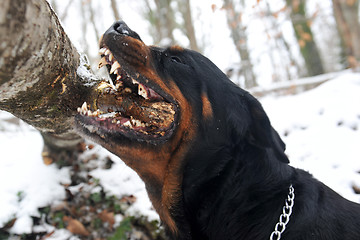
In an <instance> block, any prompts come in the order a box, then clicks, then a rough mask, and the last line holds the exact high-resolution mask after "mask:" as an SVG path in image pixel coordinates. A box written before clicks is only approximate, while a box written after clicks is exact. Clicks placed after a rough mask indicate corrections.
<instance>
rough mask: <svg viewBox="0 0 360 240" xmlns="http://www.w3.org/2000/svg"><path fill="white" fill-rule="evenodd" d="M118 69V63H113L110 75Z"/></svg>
mask: <svg viewBox="0 0 360 240" xmlns="http://www.w3.org/2000/svg"><path fill="white" fill-rule="evenodd" d="M118 68H120V64H119V63H118V61H115V62H114V63H113V64H112V66H111V69H110V74H112V73H114V72H115V70H116V69H118Z"/></svg>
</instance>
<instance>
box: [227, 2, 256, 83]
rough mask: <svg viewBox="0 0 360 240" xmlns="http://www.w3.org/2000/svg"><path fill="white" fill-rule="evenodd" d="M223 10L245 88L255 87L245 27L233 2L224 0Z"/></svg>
mask: <svg viewBox="0 0 360 240" xmlns="http://www.w3.org/2000/svg"><path fill="white" fill-rule="evenodd" d="M224 9H225V10H226V12H227V14H226V16H227V22H228V25H229V27H230V30H231V37H232V39H233V41H234V44H235V47H236V50H237V51H238V53H239V55H240V59H241V72H242V73H243V75H244V78H245V87H246V88H251V87H255V86H257V83H256V79H255V75H254V72H253V66H252V63H251V60H250V54H249V50H248V46H247V37H246V32H245V30H246V27H245V26H243V24H242V22H241V13H239V12H237V11H236V10H235V8H234V2H233V0H224Z"/></svg>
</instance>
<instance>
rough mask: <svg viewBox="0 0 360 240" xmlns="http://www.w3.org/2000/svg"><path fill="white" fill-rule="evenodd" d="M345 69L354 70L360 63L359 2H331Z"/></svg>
mask: <svg viewBox="0 0 360 240" xmlns="http://www.w3.org/2000/svg"><path fill="white" fill-rule="evenodd" d="M332 3H333V12H334V16H335V20H336V24H337V28H338V31H339V35H340V39H341V45H342V49H343V53H342V55H343V58H345V60H346V63H347V64H346V65H347V66H346V67H351V68H355V67H356V66H357V65H358V63H359V61H360V24H359V15H358V11H359V1H355V0H353V1H342V0H332Z"/></svg>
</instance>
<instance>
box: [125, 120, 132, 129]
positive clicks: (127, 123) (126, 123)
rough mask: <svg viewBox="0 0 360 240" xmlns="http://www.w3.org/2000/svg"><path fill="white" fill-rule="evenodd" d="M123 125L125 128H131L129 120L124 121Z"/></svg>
mask: <svg viewBox="0 0 360 240" xmlns="http://www.w3.org/2000/svg"><path fill="white" fill-rule="evenodd" d="M123 125H124V126H125V127H130V128H131V127H132V125H131V122H130V120H129V121H126V122H125V123H124V124H123Z"/></svg>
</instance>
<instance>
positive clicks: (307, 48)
mask: <svg viewBox="0 0 360 240" xmlns="http://www.w3.org/2000/svg"><path fill="white" fill-rule="evenodd" d="M286 3H287V6H288V7H290V9H291V14H290V18H291V22H292V25H293V28H294V31H295V36H296V39H297V40H298V43H299V46H300V52H301V55H302V56H303V58H304V61H305V65H306V69H307V72H308V74H309V75H310V76H314V75H319V74H322V73H324V68H323V65H322V60H321V57H320V53H319V51H318V48H317V46H316V43H315V41H314V37H313V33H312V31H311V28H310V22H309V21H307V18H306V0H286Z"/></svg>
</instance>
